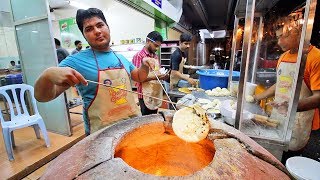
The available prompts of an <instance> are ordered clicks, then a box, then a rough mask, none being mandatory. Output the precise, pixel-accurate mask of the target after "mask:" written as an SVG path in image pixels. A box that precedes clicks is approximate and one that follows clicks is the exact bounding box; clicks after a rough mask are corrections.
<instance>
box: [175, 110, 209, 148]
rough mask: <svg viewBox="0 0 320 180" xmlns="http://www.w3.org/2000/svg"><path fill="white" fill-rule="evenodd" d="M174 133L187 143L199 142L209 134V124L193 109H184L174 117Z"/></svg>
mask: <svg viewBox="0 0 320 180" xmlns="http://www.w3.org/2000/svg"><path fill="white" fill-rule="evenodd" d="M172 128H173V131H174V133H175V134H176V135H177V136H178V137H179V138H181V139H183V140H184V141H187V142H199V141H201V140H203V139H204V138H206V137H207V135H208V133H209V128H210V127H209V122H208V120H207V119H206V118H204V117H202V118H201V117H200V116H198V115H197V114H196V112H195V110H194V109H193V108H188V107H185V108H182V109H180V110H179V111H177V112H176V113H175V114H174V116H173V122H172Z"/></svg>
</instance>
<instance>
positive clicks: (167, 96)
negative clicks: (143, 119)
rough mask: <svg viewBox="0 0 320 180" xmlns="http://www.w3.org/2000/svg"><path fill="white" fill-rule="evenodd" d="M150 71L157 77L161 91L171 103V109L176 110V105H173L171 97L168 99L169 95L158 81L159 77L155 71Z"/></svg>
mask: <svg viewBox="0 0 320 180" xmlns="http://www.w3.org/2000/svg"><path fill="white" fill-rule="evenodd" d="M152 72H153V74H154V75H155V76H156V78H157V80H158V82H159V84H160V85H161V88H162V90H163V91H164V93H165V94H166V96H167V98H168V100H169V102H170V103H171V104H172V107H173V109H174V110H175V111H177V109H176V107H175V106H174V104H173V102H172V101H171V99H170V97H169V95H168V93H167V91H166V89H165V88H164V87H163V85H162V83H161V81H160V79H159V77H158V76H157V73H156V72H155V71H154V70H153V71H152Z"/></svg>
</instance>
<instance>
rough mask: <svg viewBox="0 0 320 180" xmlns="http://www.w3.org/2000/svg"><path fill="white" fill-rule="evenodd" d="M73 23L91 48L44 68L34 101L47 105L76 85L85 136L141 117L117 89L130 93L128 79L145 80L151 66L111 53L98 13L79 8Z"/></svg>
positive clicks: (127, 95)
mask: <svg viewBox="0 0 320 180" xmlns="http://www.w3.org/2000/svg"><path fill="white" fill-rule="evenodd" d="M76 21H77V25H78V27H79V30H80V31H81V32H82V34H83V36H84V38H85V39H86V40H87V42H88V43H89V44H90V46H91V48H89V49H85V50H83V51H80V52H79V53H77V54H74V55H72V56H68V57H67V58H66V59H65V60H63V61H62V62H61V63H60V64H59V67H50V68H48V69H46V70H45V71H44V72H43V73H42V74H41V75H40V77H39V78H38V79H37V80H36V83H35V86H34V87H35V91H34V92H35V97H36V99H37V100H38V101H40V102H47V101H51V100H53V99H55V98H56V97H58V96H59V95H60V94H61V93H62V92H64V91H65V90H66V89H68V88H70V87H71V86H76V87H77V89H78V91H79V92H80V95H81V97H82V99H83V119H84V126H85V133H86V135H89V134H91V133H93V132H96V131H97V130H99V129H101V128H103V127H106V126H108V125H111V124H113V123H115V122H117V121H120V120H123V119H128V118H132V117H136V116H139V115H141V113H140V110H139V108H138V106H137V104H136V102H135V100H134V96H133V94H132V93H129V92H127V91H123V90H120V89H118V88H122V89H128V90H131V81H130V78H131V79H132V80H134V81H136V82H143V81H145V79H146V78H147V76H148V73H149V68H152V69H153V68H154V63H153V62H152V60H150V59H145V60H143V62H142V65H141V67H140V68H135V66H134V65H133V64H132V63H131V62H129V61H128V60H127V59H126V58H125V57H124V56H122V55H120V54H116V53H114V52H113V51H112V50H111V48H110V45H109V44H110V29H109V26H108V24H107V21H106V19H105V16H104V15H103V13H102V11H101V10H99V9H97V8H89V9H87V10H83V9H79V10H78V11H77V15H76ZM89 80H90V81H94V82H98V83H101V84H105V85H106V86H112V87H106V86H101V85H98V84H96V83H93V82H89Z"/></svg>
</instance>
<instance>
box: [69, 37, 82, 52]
mask: <svg viewBox="0 0 320 180" xmlns="http://www.w3.org/2000/svg"><path fill="white" fill-rule="evenodd" d="M74 45H75V46H76V49H75V50H73V51H72V52H71V54H77V53H78V52H80V51H81V49H82V42H81V41H79V40H76V41H74Z"/></svg>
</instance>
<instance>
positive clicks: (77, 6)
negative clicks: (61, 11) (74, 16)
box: [70, 1, 90, 9]
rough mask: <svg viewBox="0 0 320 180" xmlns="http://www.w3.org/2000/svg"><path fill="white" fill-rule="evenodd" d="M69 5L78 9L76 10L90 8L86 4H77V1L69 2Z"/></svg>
mask: <svg viewBox="0 0 320 180" xmlns="http://www.w3.org/2000/svg"><path fill="white" fill-rule="evenodd" d="M70 5H71V6H73V7H76V8H78V9H89V8H90V6H88V5H87V4H84V3H81V2H77V1H70Z"/></svg>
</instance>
